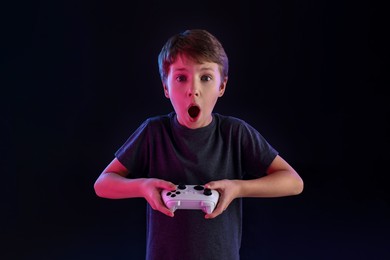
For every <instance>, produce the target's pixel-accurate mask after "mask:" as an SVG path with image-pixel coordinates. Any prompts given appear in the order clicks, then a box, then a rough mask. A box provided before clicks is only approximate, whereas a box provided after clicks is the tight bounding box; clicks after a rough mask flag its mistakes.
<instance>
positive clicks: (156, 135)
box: [94, 30, 303, 260]
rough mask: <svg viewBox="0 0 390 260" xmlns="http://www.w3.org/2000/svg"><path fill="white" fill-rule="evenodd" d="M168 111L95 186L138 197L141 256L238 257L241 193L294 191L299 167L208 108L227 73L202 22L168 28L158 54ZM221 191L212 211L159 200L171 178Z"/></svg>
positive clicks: (108, 194)
mask: <svg viewBox="0 0 390 260" xmlns="http://www.w3.org/2000/svg"><path fill="white" fill-rule="evenodd" d="M158 61H159V69H160V75H161V80H162V85H163V90H164V93H165V96H166V97H167V98H169V99H170V101H171V103H172V106H173V108H174V112H171V113H170V114H168V115H163V116H157V117H152V118H148V119H147V120H146V121H145V122H144V123H143V124H142V125H141V126H140V127H139V128H138V129H137V130H136V131H135V132H134V133H133V134H132V135H131V136H130V137H129V139H128V140H127V141H126V142H125V144H124V145H123V146H122V147H121V148H120V149H119V150H118V151H117V152H116V153H115V156H116V157H115V158H114V159H113V161H112V162H111V163H110V164H109V165H108V166H107V168H106V169H105V170H104V171H103V172H102V173H101V175H100V176H99V178H98V179H97V181H96V183H95V185H94V188H95V191H96V194H97V195H98V196H100V197H105V198H112V199H119V198H135V197H143V198H145V199H146V201H147V202H148V207H147V252H146V259H160V260H161V259H164V260H168V259H187V260H188V259H212V260H215V259H224V260H228V259H235V260H237V259H239V258H240V257H239V250H240V244H241V229H242V228H241V221H242V216H241V213H242V201H241V198H242V197H280V196H289V195H297V194H299V193H301V192H302V190H303V181H302V179H301V178H300V176H299V175H298V174H297V172H296V171H295V170H294V169H293V168H292V167H291V166H290V165H289V164H288V163H287V162H286V161H285V160H284V159H282V157H280V156H279V155H278V152H277V151H276V150H275V149H274V148H273V147H272V146H271V145H270V144H269V143H267V141H266V140H265V139H264V138H263V137H262V136H261V135H260V133H259V132H258V131H257V130H255V129H254V128H253V127H251V126H250V125H249V124H247V123H246V122H244V121H243V120H240V119H238V118H234V117H228V116H223V115H220V114H218V113H214V112H213V109H214V106H215V104H216V102H217V100H218V98H219V97H221V96H222V95H223V94H224V92H225V90H226V84H227V81H228V58H227V55H226V53H225V51H224V49H223V47H222V45H221V43H220V42H219V41H218V40H217V39H216V38H215V37H214V36H213V35H212V34H210V33H209V32H207V31H205V30H187V31H185V32H183V33H180V34H177V35H174V36H173V37H171V38H170V39H169V40H168V41H167V43H166V44H165V45H164V47H163V48H162V50H161V52H160V54H159V59H158ZM178 183H183V184H188V185H197V184H201V185H204V186H205V187H206V188H209V189H214V190H217V191H218V192H219V193H220V198H219V202H218V204H217V207H216V208H215V209H214V211H213V212H212V213H210V214H205V213H203V212H202V211H201V210H176V211H175V212H174V213H173V212H171V211H170V210H169V209H168V208H167V207H166V206H165V205H164V203H163V202H162V198H161V191H162V190H163V189H168V190H174V189H175V188H176V186H175V184H178Z"/></svg>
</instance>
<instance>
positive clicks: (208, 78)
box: [200, 75, 212, 81]
mask: <svg viewBox="0 0 390 260" xmlns="http://www.w3.org/2000/svg"><path fill="white" fill-rule="evenodd" d="M200 79H201V80H202V81H210V80H212V78H211V76H209V75H204V76H202V77H201V78H200Z"/></svg>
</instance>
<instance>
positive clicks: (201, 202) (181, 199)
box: [161, 184, 219, 214]
mask: <svg viewBox="0 0 390 260" xmlns="http://www.w3.org/2000/svg"><path fill="white" fill-rule="evenodd" d="M161 196H162V199H163V201H164V203H165V205H166V206H167V207H168V208H169V209H170V210H171V211H172V212H175V210H176V209H201V210H203V212H205V213H207V214H210V213H212V212H213V211H214V209H215V207H216V206H217V203H218V199H219V193H218V191H216V190H211V189H206V188H205V187H204V186H202V185H184V184H179V185H177V188H176V190H174V191H169V190H163V191H162V192H161Z"/></svg>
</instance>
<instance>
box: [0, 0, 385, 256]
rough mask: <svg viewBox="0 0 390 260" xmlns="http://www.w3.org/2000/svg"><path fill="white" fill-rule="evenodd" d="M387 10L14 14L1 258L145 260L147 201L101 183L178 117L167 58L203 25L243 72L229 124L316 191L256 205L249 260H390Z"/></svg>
mask: <svg viewBox="0 0 390 260" xmlns="http://www.w3.org/2000/svg"><path fill="white" fill-rule="evenodd" d="M383 11H384V9H383V7H382V6H379V5H378V4H377V3H375V2H368V1H366V2H358V1H351V2H346V1H258V2H257V3H256V4H254V3H250V2H246V1H235V2H232V3H227V2H225V1H221V2H207V1H205V2H184V1H183V2H181V3H180V2H178V3H175V2H172V1H156V2H152V1H123V2H117V1H90V2H87V1H47V2H45V1H31V2H18V1H15V2H13V3H12V4H6V5H4V4H3V7H2V8H1V14H2V15H1V28H2V33H1V34H2V36H1V42H2V45H3V47H2V48H1V50H2V56H1V72H2V77H1V83H0V84H1V93H2V94H1V107H0V108H1V115H2V116H1V118H2V120H1V131H2V132H1V133H2V137H3V138H1V143H0V147H1V148H0V149H1V150H0V151H1V157H2V163H1V165H0V167H1V168H0V169H1V176H2V177H1V190H2V211H1V214H2V222H1V223H2V224H1V238H2V248H3V249H2V250H1V253H0V256H2V255H4V256H5V257H6V258H4V259H89V258H91V259H92V258H93V259H143V257H144V251H145V201H144V200H142V199H131V200H107V199H102V198H98V197H97V196H96V195H95V194H94V190H93V183H94V181H95V180H96V178H97V177H98V175H99V174H100V172H101V171H102V170H103V169H104V167H105V166H106V165H107V164H108V163H109V162H110V161H111V160H112V159H113V154H114V152H115V151H116V150H117V149H118V148H119V146H120V145H122V143H123V142H124V141H125V140H126V139H127V137H128V136H129V135H130V134H131V132H132V131H134V130H135V129H136V127H137V126H138V125H139V124H140V123H141V122H142V121H143V120H144V119H146V118H147V117H149V116H154V115H159V114H165V113H168V112H170V111H172V108H171V105H170V103H169V100H168V99H166V98H165V97H164V95H163V91H162V87H161V82H160V79H159V74H158V67H157V55H158V53H159V51H160V49H161V47H162V45H163V44H164V43H165V41H166V40H167V39H168V37H170V36H171V35H173V34H175V33H178V32H181V31H183V30H185V29H189V28H203V29H207V30H209V31H210V32H211V33H213V34H214V35H215V36H217V38H219V39H220V40H221V42H222V43H223V45H224V47H225V50H226V52H227V54H228V56H229V59H230V73H229V82H228V86H227V92H226V93H225V95H224V96H223V97H222V98H221V99H220V100H219V103H218V104H217V106H216V108H215V111H216V112H219V113H222V114H228V115H233V116H237V117H240V118H242V119H244V120H246V121H247V122H249V123H250V124H251V125H253V126H254V127H255V128H257V129H258V130H259V131H260V132H261V133H262V134H263V135H264V136H265V137H266V138H267V139H268V141H269V142H270V143H271V144H272V145H273V146H274V147H275V148H276V149H277V150H279V152H280V153H281V155H282V156H283V157H284V158H285V159H287V160H288V161H289V162H290V164H292V165H293V166H294V167H295V168H296V169H297V171H298V172H299V173H300V174H301V176H302V178H303V179H304V181H305V190H304V192H303V193H302V194H301V195H299V196H295V197H286V198H275V199H249V198H248V199H245V200H244V202H245V209H244V214H245V215H244V235H243V244H242V259H341V258H343V259H385V258H387V257H389V255H390V254H389V249H388V245H389V242H390V239H389V227H390V225H389V224H390V223H389V213H390V212H389V201H390V200H389V199H390V196H389V188H388V182H387V176H388V174H389V172H390V170H389V167H388V164H387V161H386V160H388V157H389V151H388V145H389V127H388V119H389V101H388V100H389V95H388V94H387V91H386V88H387V87H388V83H387V84H386V83H385V79H384V78H385V73H386V72H385V69H384V65H385V64H388V60H387V59H385V53H386V49H387V48H388V46H387V45H386V44H385V43H384V40H385V36H386V34H388V28H387V27H386V26H385V18H386V16H385V14H384V12H383ZM386 71H387V70H386ZM205 239H207V238H205Z"/></svg>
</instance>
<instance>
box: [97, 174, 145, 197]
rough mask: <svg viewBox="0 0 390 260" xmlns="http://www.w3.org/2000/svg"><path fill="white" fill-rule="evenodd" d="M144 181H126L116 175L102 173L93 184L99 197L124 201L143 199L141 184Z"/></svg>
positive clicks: (126, 179)
mask: <svg viewBox="0 0 390 260" xmlns="http://www.w3.org/2000/svg"><path fill="white" fill-rule="evenodd" d="M144 181H145V179H128V178H125V177H123V176H121V175H119V174H116V173H111V172H108V173H102V174H101V175H100V176H99V178H98V179H97V180H96V182H95V184H94V189H95V192H96V194H97V195H98V196H99V197H103V198H108V199H125V198H138V197H144V195H143V193H142V189H141V186H142V183H143V182H144Z"/></svg>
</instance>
